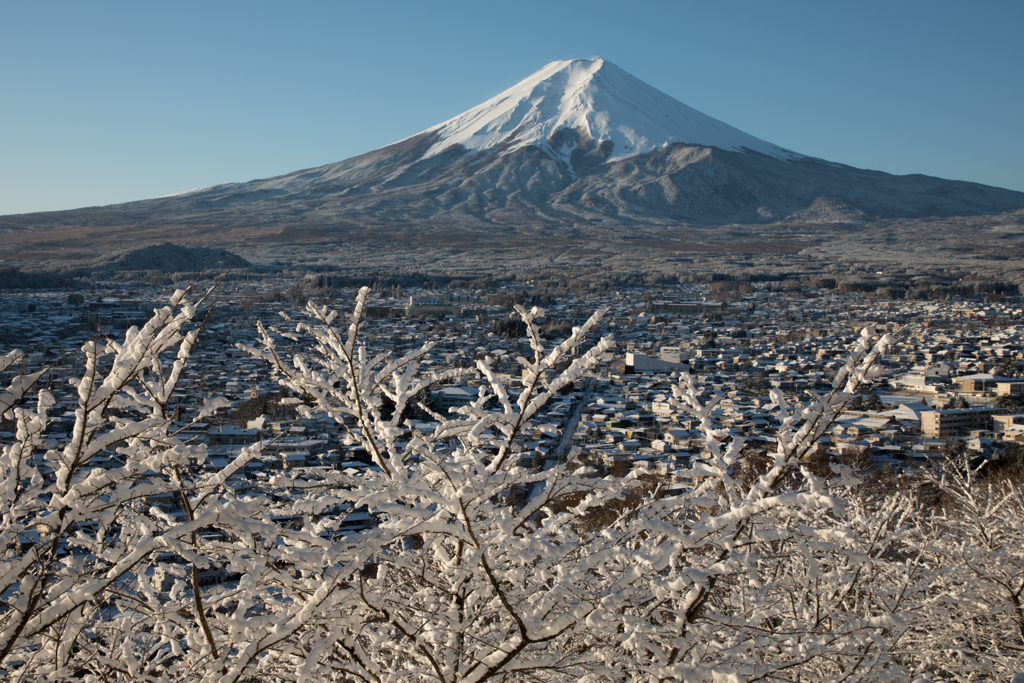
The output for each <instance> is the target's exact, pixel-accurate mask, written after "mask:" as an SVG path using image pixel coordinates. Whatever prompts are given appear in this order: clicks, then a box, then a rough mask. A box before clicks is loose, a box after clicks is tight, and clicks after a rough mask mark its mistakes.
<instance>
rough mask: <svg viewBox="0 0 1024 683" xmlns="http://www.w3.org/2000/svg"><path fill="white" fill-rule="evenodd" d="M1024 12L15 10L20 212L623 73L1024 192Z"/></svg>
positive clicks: (809, 144) (246, 176)
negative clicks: (581, 65)
mask: <svg viewBox="0 0 1024 683" xmlns="http://www.w3.org/2000/svg"><path fill="white" fill-rule="evenodd" d="M1022 30H1024V2H1019V1H1018V0H1008V1H1006V2H939V1H935V0H929V1H927V2H911V1H899V2H892V0H888V1H886V2H866V1H858V2H851V3H834V2H820V1H815V2H782V1H780V2H762V1H757V2H753V1H751V2H716V3H710V2H700V3H696V2H683V1H680V0H674V1H668V2H631V3H624V2H601V1H591V2H586V3H583V2H571V3H570V2H552V1H551V0H547V1H542V2H533V1H519V2H509V3H490V2H422V1H420V2H358V3H357V2H315V1H304V2H275V3H271V2H255V1H252V0H249V1H247V2H226V1H225V2H186V1H182V0H176V1H175V2H164V3H155V2H137V1H132V2H102V1H91V2H50V1H47V0H33V1H32V2H27V1H22V0H17V1H15V0H0V214H8V213H22V212H29V211H43V210H55V209H68V208H75V207H81V206H95V205H101V204H111V203H116V202H123V201H130V200H135V199H146V198H150V197H156V196H159V195H164V194H168V193H172V192H177V191H182V190H188V189H192V188H195V187H205V186H209V185H215V184H218V183H225V182H235V181H244V180H251V179H254V178H265V177H269V176H274V175H280V174H283V173H287V172H290V171H295V170H299V169H302V168H309V167H313V166H318V165H322V164H327V163H331V162H334V161H340V160H342V159H345V158H347V157H350V156H354V155H356V154H360V153H363V152H367V151H370V150H372V149H376V148H378V147H381V146H383V145H386V144H388V143H391V142H394V141H396V140H399V139H401V138H404V137H407V136H409V135H412V134H414V133H417V132H419V131H421V130H423V129H425V128H429V127H430V126H432V125H434V124H436V123H439V122H441V121H443V120H445V119H447V118H450V117H452V116H454V115H456V114H458V113H460V112H462V111H464V110H465V109H468V108H470V107H472V106H474V105H476V104H478V103H480V102H482V101H483V100H485V99H487V98H489V97H491V96H493V95H495V94H497V93H498V92H500V91H501V90H503V89H505V88H507V87H509V86H511V85H513V84H515V83H516V82H517V81H519V80H520V79H522V78H524V77H526V76H527V75H529V74H530V73H532V72H533V71H535V70H537V69H538V68H540V67H541V66H543V65H544V64H546V63H547V62H550V61H552V60H556V59H571V58H579V57H596V56H600V57H604V58H605V59H608V60H610V61H612V62H614V63H616V64H618V65H619V66H620V67H622V68H623V69H625V70H626V71H628V72H629V73H631V74H633V75H634V76H636V77H638V78H640V79H641V80H644V81H646V82H647V83H649V84H650V85H652V86H654V87H656V88H658V89H660V90H662V91H664V92H666V93H668V94H669V95H671V96H673V97H675V98H676V99H679V100H681V101H682V102H685V103H686V104H688V105H690V106H692V107H695V108H696V109H699V110H700V111H703V112H704V113H706V114H708V115H710V116H713V117H715V118H718V119H721V120H722V121H725V122H726V123H729V124H731V125H733V126H736V127H737V128H740V129H741V130H744V131H746V132H748V133H751V134H752V135H756V136H757V137H760V138H763V139H765V140H768V141H770V142H773V143H775V144H778V145H781V146H783V147H787V148H789V149H793V150H796V151H798V152H801V153H803V154H808V155H811V156H817V157H822V158H825V159H829V160H831V161H838V162H841V163H844V164H850V165H852V166H857V167H861V168H872V169H880V170H883V171H888V172H890V173H899V174H903V173H925V174H929V175H935V176H940V177H943V178H955V179H960V180H972V181H975V182H980V183H986V184H990V185H997V186H1000V187H1006V188H1011V189H1015V190H1022V191H1024V39H1022Z"/></svg>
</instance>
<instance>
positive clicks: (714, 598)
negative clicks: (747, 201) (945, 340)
mask: <svg viewBox="0 0 1024 683" xmlns="http://www.w3.org/2000/svg"><path fill="white" fill-rule="evenodd" d="M367 295H368V291H367V290H365V289H364V290H362V291H361V292H360V294H359V296H358V298H357V300H356V304H355V308H354V310H353V311H352V313H351V314H350V315H348V316H347V317H346V318H340V317H339V316H338V314H337V313H335V312H333V311H330V310H328V309H326V308H322V307H317V306H314V305H312V304H311V305H309V306H308V307H307V310H306V313H307V319H306V320H305V321H302V322H296V321H289V325H290V329H282V330H274V329H271V328H264V327H263V326H260V327H259V336H260V341H259V343H258V344H257V345H255V347H253V348H249V347H245V348H246V350H248V351H249V352H250V353H252V354H253V355H254V356H256V357H258V358H261V359H263V360H264V361H266V363H267V364H268V367H269V370H270V372H271V373H272V375H273V377H274V378H275V380H276V381H277V382H278V383H279V384H280V386H281V387H282V388H284V389H287V390H288V391H289V392H290V393H291V394H293V395H294V396H295V398H294V399H292V401H293V405H294V407H295V409H296V411H297V412H298V413H299V414H301V415H306V416H311V415H313V414H326V415H327V416H330V417H331V418H332V419H333V420H335V421H336V423H337V424H338V425H340V426H341V428H342V429H343V430H344V431H345V433H346V435H347V439H348V440H349V441H350V442H351V443H353V444H358V445H359V446H361V447H362V448H363V449H364V450H365V451H366V453H367V454H369V456H370V458H371V459H372V461H373V464H374V465H375V466H374V467H372V468H370V469H369V471H366V472H364V473H357V472H355V471H353V470H348V471H337V470H333V469H326V468H305V469H302V470H298V471H292V472H284V473H280V474H277V475H275V476H271V477H264V478H259V477H257V476H253V475H249V474H247V473H246V472H247V469H249V468H247V467H246V466H247V465H248V464H249V463H251V462H252V461H253V460H254V459H256V458H258V457H260V456H261V448H262V445H261V444H255V445H252V446H249V447H246V448H244V449H243V450H242V452H241V454H240V455H239V456H238V457H237V458H236V459H235V460H233V461H232V462H231V463H229V464H228V466H227V467H226V468H225V469H223V470H221V471H219V472H206V471H204V469H203V467H202V466H201V465H202V463H203V461H204V459H205V458H206V455H207V453H206V450H205V447H204V446H203V445H202V444H198V443H193V442H190V441H186V440H184V439H183V435H182V433H181V430H182V425H181V424H180V423H176V422H173V421H172V419H171V415H172V405H171V402H172V396H173V394H174V392H175V389H176V388H177V387H178V386H179V384H180V382H181V378H182V377H183V375H184V373H185V372H186V371H187V365H188V362H189V358H190V354H191V352H192V349H193V347H194V345H195V344H196V342H197V335H198V333H199V329H200V326H199V325H197V324H196V321H197V320H198V318H199V316H198V314H197V312H196V308H195V307H194V306H193V305H191V304H189V303H188V302H187V301H185V297H184V295H183V294H182V293H180V292H179V293H177V294H175V296H174V297H173V298H172V300H171V304H170V306H168V307H166V308H163V309H160V310H158V311H156V312H155V315H154V317H153V318H152V319H151V320H150V322H149V323H147V324H146V325H145V326H144V327H143V328H141V329H137V328H132V329H130V330H128V332H127V334H126V337H125V340H124V341H123V342H120V343H115V342H108V343H106V344H99V343H94V342H91V343H89V344H87V345H86V346H85V347H84V348H83V350H82V352H83V355H84V358H85V361H84V367H85V370H84V373H83V375H82V377H80V378H78V379H75V380H72V385H73V386H74V387H75V389H76V391H77V396H78V408H77V411H76V413H75V426H74V429H73V432H72V434H71V437H70V440H69V441H68V443H67V444H66V445H65V446H64V447H63V448H60V447H57V446H56V445H55V442H53V441H51V440H49V438H48V429H47V428H48V420H49V418H48V410H49V409H50V408H51V407H52V406H53V405H54V399H53V396H52V395H51V394H50V393H49V392H48V391H46V390H43V389H40V388H38V383H39V381H40V379H41V378H42V377H43V374H42V373H33V374H29V375H20V376H14V377H12V378H11V379H10V381H9V382H8V383H7V384H8V385H9V386H8V387H7V389H6V390H4V391H3V392H2V393H0V413H2V414H4V415H5V416H6V417H7V418H8V419H12V420H14V421H15V422H16V425H17V434H16V437H15V438H14V439H13V440H12V441H10V442H7V443H4V444H3V451H2V461H0V466H2V467H3V479H2V482H0V484H2V489H0V504H2V509H0V514H2V526H0V538H2V541H3V544H2V545H0V550H2V552H3V564H2V566H0V589H2V597H0V672H2V673H3V675H4V676H5V677H6V678H8V679H11V680H24V681H30V680H31V681H35V680H88V681H114V680H120V681H136V680H153V681H157V680H161V681H163V680H189V681H193V680H194V681H280V680H298V681H307V680H308V681H316V680H324V681H327V680H336V681H354V680H364V681H419V680H423V681H452V682H454V681H486V680H492V681H509V682H511V681H605V680H607V681H668V680H686V681H757V680H805V681H806V680H813V681H829V680H834V681H874V680H908V679H909V678H911V677H913V676H923V675H933V674H938V675H939V676H958V677H959V676H963V677H964V678H962V680H971V679H972V677H973V680H994V679H995V677H1000V678H1003V679H1005V678H1006V677H1007V676H1008V675H1009V673H1010V672H1011V671H1012V670H1013V669H1012V657H1013V653H1015V652H1016V653H1019V652H1020V651H1021V650H1020V647H1021V640H1020V637H1021V635H1024V634H1021V635H1018V629H1019V623H1020V622H1019V621H1018V619H1019V614H1020V610H1019V605H1020V602H1019V601H1020V594H1021V589H1020V588H1019V587H1018V583H1019V582H1020V581H1021V578H1020V574H1019V566H1020V559H1021V549H1020V546H1019V545H1017V546H1013V545H1012V544H1013V543H1015V542H1016V539H1017V538H1018V537H1019V528H1020V522H1022V521H1024V519H1022V513H1021V511H1020V510H1019V505H1017V504H1016V503H1014V502H1013V499H1012V496H1010V497H1009V498H1007V497H1005V496H1004V497H1002V498H998V497H997V498H992V497H991V496H988V497H984V498H977V497H975V498H966V497H964V496H965V495H966V494H963V493H962V492H970V491H973V490H974V489H973V488H972V486H971V485H970V483H969V482H968V484H967V485H965V486H962V487H960V488H959V489H956V490H957V491H960V492H961V493H957V494H956V495H958V496H959V498H955V502H956V504H955V505H949V506H947V508H946V517H944V518H942V520H939V519H938V518H936V519H935V520H932V521H934V525H932V523H931V521H929V520H928V519H927V518H925V517H924V516H923V513H922V511H921V510H920V509H919V508H918V507H916V506H917V503H915V502H914V501H913V500H912V499H911V498H910V497H908V496H903V495H893V496H888V497H885V496H875V497H872V496H869V495H864V494H862V493H861V492H859V490H858V488H857V484H858V482H857V479H856V473H855V472H853V471H852V470H851V469H850V468H848V467H845V466H841V465H838V464H832V465H831V466H830V465H828V464H827V463H822V462H820V459H818V458H817V456H816V450H817V449H816V443H817V441H818V440H819V439H820V438H821V436H823V435H824V434H825V433H826V431H827V430H828V429H829V427H830V425H831V424H832V423H833V421H834V420H835V419H836V417H837V415H838V414H839V412H840V411H841V409H842V407H843V405H844V404H845V403H846V401H848V400H849V399H850V398H851V397H852V396H853V395H855V394H856V393H857V392H858V391H859V390H860V389H861V388H862V387H864V386H865V384H866V383H867V382H869V381H870V380H871V378H872V377H874V376H876V375H877V374H878V373H879V372H880V368H879V359H880V357H881V355H882V354H883V353H884V351H885V348H886V346H887V345H888V344H890V343H891V341H892V338H891V337H890V336H888V335H886V336H883V337H881V338H880V339H877V340H875V339H873V338H872V331H871V330H870V329H867V330H865V331H864V333H863V334H862V336H861V338H860V340H859V342H858V343H857V344H856V346H855V348H853V349H852V350H851V352H850V355H849V357H848V360H847V362H846V364H845V365H844V367H843V368H842V369H841V370H840V372H839V375H838V376H837V377H836V378H835V380H834V382H833V385H832V387H833V389H832V390H831V391H829V392H827V393H824V394H822V395H812V396H810V398H809V400H808V401H807V402H806V403H804V404H801V405H790V404H788V403H787V401H786V399H785V397H784V396H783V395H782V394H781V393H776V394H775V395H774V396H773V399H774V400H775V401H776V409H777V411H778V415H779V419H780V427H779V428H778V430H777V434H776V445H775V448H774V452H772V453H770V454H769V455H768V457H767V458H764V457H761V458H760V459H759V460H758V461H757V462H754V456H752V455H751V452H752V451H751V449H748V448H747V444H746V443H745V442H744V439H743V438H741V437H737V436H735V435H732V434H730V433H729V432H728V431H726V430H722V429H721V428H719V427H718V426H717V425H716V424H715V422H714V419H713V410H714V408H715V405H716V403H717V402H718V400H719V399H720V398H721V397H720V396H714V397H712V398H711V399H710V401H703V400H702V398H701V397H702V396H703V393H702V390H701V387H700V385H699V382H698V380H697V379H696V378H694V377H691V376H687V375H684V376H683V377H682V378H681V379H680V382H679V384H678V386H677V387H676V388H675V390H674V398H673V400H674V402H675V405H676V406H677V407H679V408H680V409H682V410H685V411H687V412H688V413H689V414H691V415H692V416H694V417H695V418H697V419H698V420H699V421H700V423H701V426H702V429H703V431H704V435H705V440H706V444H707V448H706V452H705V457H702V458H700V459H698V460H695V461H694V462H693V463H692V464H691V466H690V468H689V470H688V471H687V475H686V476H687V478H686V480H685V483H684V484H683V485H682V486H679V485H676V486H673V487H672V488H671V489H670V490H669V489H667V488H664V487H660V486H659V485H658V484H657V478H656V477H655V476H654V474H653V473H647V472H644V471H641V470H634V471H633V472H631V473H630V474H629V475H628V476H627V477H625V478H623V479H619V478H614V477H607V478H601V477H599V476H597V475H596V472H595V471H594V470H593V469H590V468H587V467H585V466H584V463H583V462H582V461H581V460H580V459H579V458H578V454H577V453H576V452H570V453H569V456H568V457H567V458H566V459H565V461H564V462H561V463H559V464H555V465H553V466H550V467H547V468H541V469H537V468H535V467H533V463H532V459H529V458H526V459H524V454H523V453H522V452H521V450H520V449H521V445H520V444H521V441H520V437H521V436H522V435H523V434H525V433H526V432H527V430H532V429H533V428H534V427H539V425H534V424H533V422H534V421H535V418H536V417H537V416H538V414H539V411H540V410H541V408H542V407H543V406H544V405H545V403H546V402H547V401H548V400H549V399H550V398H551V397H552V396H553V395H555V394H556V393H557V392H559V391H560V390H561V389H563V388H565V387H567V386H568V385H569V384H571V383H585V382H586V381H587V378H588V375H589V373H591V371H592V370H593V369H594V367H595V366H596V365H597V363H598V362H599V359H600V358H601V357H602V355H603V354H604V352H605V351H606V350H608V349H609V348H610V347H611V346H612V340H611V339H610V338H603V339H599V340H597V341H596V343H594V344H593V346H590V347H589V348H587V344H588V341H587V340H588V338H589V337H590V336H592V335H593V333H594V331H595V329H596V328H597V326H598V324H599V322H600V319H601V317H602V315H603V312H601V311H599V312H598V313H596V314H595V315H594V316H593V317H592V318H591V319H590V320H589V321H587V322H586V323H585V324H584V325H582V326H581V327H579V328H577V329H574V330H573V331H572V334H571V336H569V338H567V339H566V340H565V341H563V342H561V343H560V344H557V345H555V346H553V347H551V348H548V347H546V346H545V345H544V342H543V340H542V338H541V335H540V330H539V327H538V323H537V320H538V319H539V318H540V317H541V315H542V312H541V311H540V310H539V309H533V310H530V311H527V310H525V309H521V308H520V309H519V314H520V316H521V318H522V320H523V322H524V324H525V325H526V328H527V332H528V335H529V339H530V343H531V345H532V349H533V353H532V357H531V358H521V359H519V362H520V363H521V364H522V366H523V369H524V373H523V379H522V380H521V381H516V382H514V383H512V384H511V385H507V384H506V383H504V382H502V381H501V380H500V379H499V376H498V374H497V373H496V372H495V371H494V370H493V369H492V367H491V365H490V363H489V360H488V359H486V358H484V359H482V360H478V361H477V364H476V367H475V368H469V369H455V368H451V369H441V370H440V371H433V370H431V369H430V368H431V366H430V365H429V364H426V363H423V361H424V360H425V356H427V354H429V352H430V349H431V347H432V343H430V342H428V343H426V344H424V345H423V346H422V347H421V348H419V349H417V350H415V351H413V352H410V353H408V354H406V355H404V356H402V357H399V358H393V357H391V356H389V355H388V354H379V355H373V354H371V353H370V352H369V351H368V349H367V348H366V347H365V345H364V344H363V343H362V342H361V338H362V332H363V325H364V319H363V310H364V307H365V304H366V298H367ZM17 358H18V356H17V354H10V355H8V356H6V357H5V358H4V359H3V360H2V361H0V372H4V371H5V370H9V369H11V368H13V367H14V363H15V362H16V360H17ZM469 374H471V375H473V376H474V377H476V378H477V379H479V380H480V381H481V385H482V387H483V388H482V389H481V391H480V393H479V396H478V398H477V399H476V400H475V401H474V402H473V403H471V404H469V405H467V406H464V407H462V408H459V409H457V410H456V411H454V412H452V413H450V414H447V415H435V416H434V417H435V419H436V421H437V425H436V426H435V427H434V428H433V429H432V430H428V431H422V430H418V429H415V428H414V424H413V423H411V422H409V421H407V420H406V419H405V418H404V416H405V415H406V414H407V408H410V405H409V403H410V401H413V400H414V397H417V396H422V395H423V391H424V390H425V389H426V388H428V387H430V386H432V385H433V384H436V383H438V382H442V381H446V380H448V379H453V378H456V377H463V376H465V375H469ZM195 398H197V399H199V402H200V403H205V404H206V413H208V412H209V411H212V410H215V409H217V408H218V407H222V406H223V405H224V404H225V403H226V402H225V401H223V400H219V399H215V398H211V397H195ZM420 409H422V410H427V408H426V407H421V408H420ZM204 414H205V413H200V414H199V417H201V416H202V415H204ZM197 419H198V418H197ZM112 450H113V451H116V453H117V458H116V459H115V460H114V462H113V464H111V463H110V461H108V462H107V464H106V466H105V467H102V468H101V467H98V466H97V464H98V460H99V459H100V458H101V457H105V455H106V454H109V453H110V452H111V451H112ZM979 501H980V502H979ZM1015 505H1016V507H1015ZM367 515H368V516H370V517H371V518H373V519H374V520H376V523H375V524H374V525H372V526H371V527H370V528H363V530H361V531H353V530H352V529H350V528H349V524H348V523H349V522H351V521H352V520H354V519H356V518H357V517H358V516H363V517H362V518H363V519H365V518H366V516H367ZM957 515H960V516H959V517H958V516H957ZM943 520H945V521H943ZM957 520H959V521H957ZM940 522H942V523H940ZM1008 524H1009V525H1013V524H1017V525H1018V526H1017V530H1018V531H1017V536H1013V535H1012V534H1009V532H1008V531H1007V530H1006V529H1005V526H1006V525H1008ZM957 525H959V526H957ZM1000 525H1003V526H1000ZM997 529H1002V531H997ZM957 541H959V542H960V543H961V545H960V546H959V547H960V552H959V553H957V552H953V550H954V549H955V543H956V542H957ZM975 547H978V548H980V549H981V550H982V554H981V555H975V554H974V548H975ZM979 558H980V559H979ZM979 561H980V563H981V565H982V568H981V569H979ZM989 565H991V566H989ZM211 577H213V580H211ZM966 581H970V582H971V584H970V586H967V585H964V582H966ZM1014 600H1017V602H1016V603H1014ZM958 601H960V602H959V603H958ZM960 603H962V604H960ZM1014 604H1016V605H1017V611H1016V612H1015V611H1014V609H1013V606H1014ZM964 619H968V620H969V623H970V635H969V636H965V637H967V638H968V640H969V642H968V643H967V644H960V643H958V642H957V641H955V640H952V639H951V636H950V635H949V634H952V633H955V632H956V629H957V628H958V627H959V626H960V625H961V623H962V622H963V621H964Z"/></svg>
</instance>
